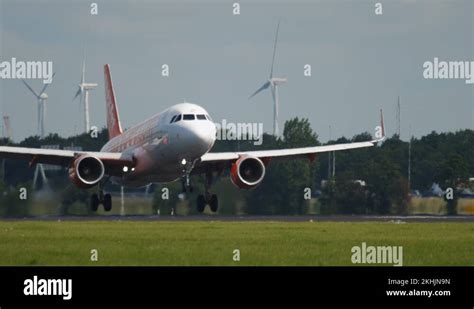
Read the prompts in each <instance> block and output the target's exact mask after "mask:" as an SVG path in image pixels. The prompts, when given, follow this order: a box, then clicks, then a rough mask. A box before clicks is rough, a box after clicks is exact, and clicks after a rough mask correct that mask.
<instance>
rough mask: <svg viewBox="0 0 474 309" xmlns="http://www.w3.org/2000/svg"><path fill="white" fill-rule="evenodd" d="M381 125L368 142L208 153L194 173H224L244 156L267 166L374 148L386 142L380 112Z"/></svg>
mask: <svg viewBox="0 0 474 309" xmlns="http://www.w3.org/2000/svg"><path fill="white" fill-rule="evenodd" d="M380 124H381V126H380V129H381V132H380V133H381V135H380V137H379V138H376V139H373V140H371V141H366V142H355V143H344V144H334V145H325V146H313V147H302V148H291V149H275V150H257V151H244V152H217V153H206V154H205V155H203V156H202V157H201V159H200V160H199V161H198V162H196V164H195V167H194V170H193V172H194V173H195V174H199V173H205V172H206V171H209V170H212V171H219V172H222V171H223V170H224V169H225V168H227V167H230V166H231V165H232V163H234V162H235V161H236V160H237V159H239V158H240V157H243V156H250V157H256V158H259V159H261V160H262V161H263V162H264V163H265V164H266V163H267V162H269V161H275V160H277V161H278V160H291V159H301V158H307V159H309V160H311V161H313V160H314V159H315V158H316V155H317V154H318V153H324V152H332V151H340V150H349V149H358V148H366V147H373V146H375V145H376V144H377V143H379V142H382V141H383V140H385V128H384V123H383V115H382V111H380Z"/></svg>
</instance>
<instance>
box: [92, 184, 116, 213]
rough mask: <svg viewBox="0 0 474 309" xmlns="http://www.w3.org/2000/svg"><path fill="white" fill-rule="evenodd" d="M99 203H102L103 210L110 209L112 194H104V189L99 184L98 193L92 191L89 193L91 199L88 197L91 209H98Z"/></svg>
mask: <svg viewBox="0 0 474 309" xmlns="http://www.w3.org/2000/svg"><path fill="white" fill-rule="evenodd" d="M100 204H102V205H104V210H105V211H111V210H112V196H111V195H110V194H109V193H107V194H104V190H103V189H102V186H101V185H99V194H97V193H94V194H92V195H91V199H90V207H91V210H92V211H97V209H99V205H100Z"/></svg>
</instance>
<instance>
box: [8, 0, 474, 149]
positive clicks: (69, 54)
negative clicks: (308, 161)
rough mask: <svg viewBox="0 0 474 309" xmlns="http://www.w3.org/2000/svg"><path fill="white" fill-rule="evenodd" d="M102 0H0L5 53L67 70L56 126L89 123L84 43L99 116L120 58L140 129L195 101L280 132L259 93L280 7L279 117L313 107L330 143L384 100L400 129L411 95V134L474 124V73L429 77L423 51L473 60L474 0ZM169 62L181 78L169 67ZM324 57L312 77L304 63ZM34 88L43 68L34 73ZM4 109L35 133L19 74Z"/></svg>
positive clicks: (16, 130)
mask: <svg viewBox="0 0 474 309" xmlns="http://www.w3.org/2000/svg"><path fill="white" fill-rule="evenodd" d="M91 2H92V1H18V0H15V1H13V0H0V61H5V60H7V61H10V60H11V58H12V57H16V58H17V59H18V60H23V61H53V63H54V70H55V72H56V73H57V74H56V78H55V80H54V82H53V83H52V84H51V85H50V88H49V89H48V91H47V93H48V95H49V100H48V106H47V110H48V114H47V125H46V131H47V132H58V133H59V134H61V135H63V136H67V135H71V134H73V133H78V132H80V131H81V130H82V117H83V115H82V113H79V107H78V102H77V101H75V102H72V97H73V96H74V94H75V92H76V90H77V84H78V82H79V80H80V75H81V62H82V58H83V49H84V46H85V54H86V58H87V74H86V81H88V82H98V83H99V87H98V88H97V89H95V90H94V91H93V92H92V93H91V110H92V115H91V118H92V124H93V125H97V126H100V127H101V126H103V125H104V124H105V107H104V100H105V99H104V89H103V64H105V63H109V64H110V65H111V70H112V76H113V80H114V84H115V90H116V95H117V100H118V104H119V111H120V114H121V120H122V123H123V126H124V127H129V126H131V125H133V124H135V123H137V122H139V121H141V120H143V119H145V118H147V117H149V116H150V115H152V114H154V113H157V112H160V111H161V110H163V109H165V108H166V107H168V106H170V105H173V104H176V103H180V102H183V101H184V100H186V101H188V102H193V103H197V104H199V105H201V106H203V107H204V108H206V109H207V110H208V112H209V113H210V114H211V116H212V117H213V118H214V120H215V121H220V120H221V119H223V118H225V119H227V121H233V122H263V124H264V129H265V131H268V132H271V131H272V121H273V120H272V119H273V112H272V101H271V95H270V93H269V92H268V91H266V92H263V93H261V94H259V95H258V96H256V97H254V98H253V99H252V100H250V101H249V100H248V96H249V95H250V94H251V93H253V92H254V91H255V90H256V89H257V88H258V87H260V86H261V85H262V84H263V83H264V82H265V81H266V79H267V78H268V75H269V72H270V64H271V56H272V49H273V40H274V35H275V28H276V24H277V20H278V17H280V16H281V17H282V23H281V26H280V37H279V42H278V49H277V55H276V60H275V69H274V71H275V75H276V76H278V77H287V78H288V84H286V85H283V86H282V87H281V88H280V89H279V90H280V101H281V102H280V103H281V104H280V128H283V123H284V121H285V120H287V119H289V118H292V117H295V116H298V117H308V118H309V120H310V122H311V125H312V127H313V129H314V130H315V131H316V132H317V133H318V134H319V136H320V139H321V140H322V141H325V140H327V138H328V134H329V133H328V131H329V129H328V127H329V125H331V126H332V136H333V137H340V136H343V135H344V136H347V137H352V136H353V135H354V134H357V133H360V132H363V131H370V132H373V128H374V127H375V125H376V124H377V122H378V111H379V108H383V109H384V113H385V119H386V127H387V131H388V133H389V134H390V135H391V134H393V133H395V132H396V121H395V120H396V101H397V95H400V97H401V106H402V109H401V125H402V138H403V139H406V138H407V137H408V135H409V125H411V131H412V133H413V134H414V135H416V136H420V135H423V134H426V133H429V132H431V131H432V130H436V131H455V130H458V129H464V128H471V129H474V108H473V105H474V100H473V99H474V85H466V84H465V83H464V81H463V80H425V79H423V63H424V62H425V61H432V60H433V58H434V57H439V58H440V59H442V60H453V61H468V60H474V52H473V51H474V43H473V42H474V35H473V34H474V33H473V32H474V30H473V20H474V5H473V1H470V0H467V1H416V2H415V1H382V4H383V15H381V16H376V15H375V12H374V10H375V7H374V4H375V2H376V1H239V3H240V4H241V14H240V15H238V16H234V15H232V3H233V2H235V1H97V3H98V5H99V15H98V16H91V15H90V3H91ZM162 64H168V65H169V66H170V76H169V77H167V78H164V77H162V76H161V66H162ZM305 64H310V65H311V66H312V77H309V78H308V77H304V76H303V66H304V65H305ZM30 83H31V84H32V86H33V87H34V88H35V89H40V88H41V87H42V82H41V81H39V80H31V81H30ZM0 103H1V106H2V110H3V111H4V112H6V113H8V114H9V115H10V117H11V120H12V129H13V135H14V139H15V140H16V141H18V140H20V139H23V138H24V137H26V136H29V135H32V134H35V133H36V102H35V99H34V97H33V96H32V95H31V93H30V92H29V91H28V90H27V89H26V88H25V87H24V85H23V84H22V83H21V82H20V81H19V80H2V79H0Z"/></svg>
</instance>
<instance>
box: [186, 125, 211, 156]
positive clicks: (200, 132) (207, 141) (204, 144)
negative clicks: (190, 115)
mask: <svg viewBox="0 0 474 309" xmlns="http://www.w3.org/2000/svg"><path fill="white" fill-rule="evenodd" d="M187 135H188V139H189V144H190V145H192V148H194V150H196V151H197V152H199V155H202V154H204V153H206V152H207V151H209V149H211V147H212V146H213V145H214V142H215V140H216V127H215V125H214V124H213V123H209V125H206V126H202V125H201V126H199V127H190V128H189V129H188V134H187Z"/></svg>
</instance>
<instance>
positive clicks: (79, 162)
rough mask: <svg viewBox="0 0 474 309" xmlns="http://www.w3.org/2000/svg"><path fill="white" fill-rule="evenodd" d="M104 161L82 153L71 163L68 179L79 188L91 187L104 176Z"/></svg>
mask: <svg viewBox="0 0 474 309" xmlns="http://www.w3.org/2000/svg"><path fill="white" fill-rule="evenodd" d="M104 174H105V167H104V163H102V161H101V160H100V159H99V158H96V157H93V156H89V155H82V156H80V157H78V158H77V159H76V160H74V162H73V163H72V164H71V167H70V168H69V179H70V180H71V182H72V183H74V184H75V185H76V186H78V187H80V188H84V189H87V188H91V187H93V186H95V185H96V184H98V183H99V181H100V180H101V179H102V178H103V177H104Z"/></svg>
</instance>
